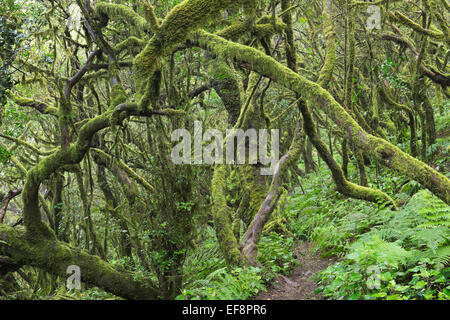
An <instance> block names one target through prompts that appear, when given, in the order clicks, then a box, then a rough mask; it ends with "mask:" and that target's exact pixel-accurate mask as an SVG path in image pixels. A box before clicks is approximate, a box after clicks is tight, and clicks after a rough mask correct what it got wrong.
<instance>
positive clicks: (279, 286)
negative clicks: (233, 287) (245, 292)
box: [254, 242, 336, 300]
mask: <svg viewBox="0 0 450 320" xmlns="http://www.w3.org/2000/svg"><path fill="white" fill-rule="evenodd" d="M311 247H312V244H311V243H307V242H304V243H301V244H299V245H298V246H297V249H296V253H297V256H298V257H299V258H298V260H299V261H300V265H299V266H298V267H297V269H295V270H294V271H292V273H291V276H290V277H285V276H280V277H279V278H278V279H277V280H276V281H275V282H274V283H273V284H272V285H269V287H268V288H267V292H261V293H260V294H258V295H257V296H256V297H255V298H254V299H256V300H321V299H323V297H322V296H321V295H317V294H315V293H314V290H315V289H316V288H317V286H316V284H315V283H314V281H312V280H308V278H309V277H310V276H311V275H312V274H313V273H316V272H319V271H321V270H324V269H326V268H327V267H328V266H329V265H331V264H333V263H335V262H336V259H335V258H321V257H320V256H319V255H318V254H317V253H312V252H311Z"/></svg>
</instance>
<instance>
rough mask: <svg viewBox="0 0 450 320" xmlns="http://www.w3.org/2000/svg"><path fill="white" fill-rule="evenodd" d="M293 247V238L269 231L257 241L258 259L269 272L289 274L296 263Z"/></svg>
mask: <svg viewBox="0 0 450 320" xmlns="http://www.w3.org/2000/svg"><path fill="white" fill-rule="evenodd" d="M294 248H295V242H294V239H293V238H291V237H285V236H283V235H280V234H278V233H275V232H271V233H270V234H269V235H268V236H264V237H262V238H261V240H260V241H259V243H258V261H259V262H260V263H261V264H262V265H263V266H264V267H265V268H267V269H268V271H269V272H273V273H279V274H284V275H289V273H290V271H291V270H292V269H293V268H294V267H295V266H296V265H298V260H297V256H296V254H295V252H294ZM271 277H272V276H271V275H270V274H267V275H266V276H265V278H267V279H270V278H271Z"/></svg>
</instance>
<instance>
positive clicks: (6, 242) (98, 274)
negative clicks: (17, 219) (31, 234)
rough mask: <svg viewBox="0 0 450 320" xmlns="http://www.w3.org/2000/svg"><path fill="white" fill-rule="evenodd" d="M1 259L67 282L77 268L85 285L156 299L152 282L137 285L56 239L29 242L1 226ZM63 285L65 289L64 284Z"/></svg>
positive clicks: (124, 295)
mask: <svg viewBox="0 0 450 320" xmlns="http://www.w3.org/2000/svg"><path fill="white" fill-rule="evenodd" d="M0 240H1V242H0V255H2V256H7V257H10V258H11V259H12V261H14V263H15V264H18V265H30V266H34V267H38V268H40V269H42V270H45V271H47V272H50V273H52V274H55V275H59V276H61V277H62V279H66V278H67V277H68V275H67V267H69V266H70V265H77V266H79V267H80V270H81V279H82V281H83V282H86V283H90V284H93V285H95V286H98V287H101V288H104V289H105V290H106V291H108V292H110V293H113V294H115V295H117V296H120V297H124V298H126V299H157V298H158V291H157V289H156V288H155V287H154V286H152V285H151V284H150V283H151V282H150V281H148V282H146V281H141V282H140V281H136V280H135V279H134V278H133V276H132V275H130V274H125V273H123V272H120V271H118V270H116V269H114V268H113V267H112V266H111V265H110V264H108V263H107V262H105V261H103V260H101V259H100V258H99V257H96V256H92V255H90V254H88V253H87V252H84V251H82V250H77V249H73V248H70V247H69V246H68V245H67V244H64V243H63V242H60V241H56V240H54V239H40V240H39V241H30V240H29V239H28V238H27V237H26V236H25V235H24V234H23V233H21V232H19V231H18V230H16V229H14V228H11V227H9V226H6V225H3V224H2V225H0ZM62 285H65V280H64V283H63V284H62Z"/></svg>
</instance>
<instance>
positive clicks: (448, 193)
mask: <svg viewBox="0 0 450 320" xmlns="http://www.w3.org/2000/svg"><path fill="white" fill-rule="evenodd" d="M196 38H197V41H198V44H199V45H200V46H202V47H204V48H206V49H208V50H210V51H212V52H215V53H217V54H222V55H224V56H227V57H229V58H236V59H238V60H240V61H245V62H246V63H248V64H249V65H250V66H251V68H252V69H253V70H255V71H257V72H259V73H260V74H262V75H264V76H266V77H269V78H271V79H273V80H274V81H277V82H279V83H281V84H283V85H284V86H285V87H287V88H289V89H291V90H293V91H295V92H297V93H299V94H301V95H302V97H304V98H305V100H306V101H308V103H309V104H310V105H313V106H316V107H319V108H321V109H322V110H323V112H325V113H326V114H328V116H329V117H330V118H331V119H333V120H334V122H335V123H336V124H337V125H338V126H340V127H341V128H343V129H344V132H345V136H346V137H347V138H348V139H349V141H350V142H351V143H352V144H354V145H355V146H357V147H358V148H360V149H361V150H362V151H364V152H365V153H367V154H368V155H371V156H373V157H375V158H376V159H377V160H379V161H380V162H381V163H383V164H384V165H386V166H387V167H389V168H391V169H394V170H395V171H397V172H399V173H402V174H405V175H406V176H408V177H410V178H412V179H414V180H416V181H418V182H419V183H421V184H422V185H423V186H424V187H426V188H428V189H429V190H430V191H431V192H433V193H434V194H435V195H436V196H438V197H439V198H441V199H442V200H443V201H445V202H447V203H450V181H449V179H448V178H446V177H445V176H443V175H442V174H440V173H439V172H437V171H436V170H434V169H433V168H431V167H429V166H427V165H426V164H424V163H422V162H420V161H418V160H417V159H414V158H412V157H411V156H409V155H407V154H405V153H404V152H403V151H402V150H400V149H399V148H398V147H396V146H394V145H392V144H391V143H389V142H387V141H386V140H383V139H381V138H378V137H374V136H372V135H370V134H368V133H366V132H365V131H364V130H363V129H362V128H361V127H360V126H359V125H358V123H357V122H356V121H355V120H354V119H353V118H352V117H351V116H350V115H349V114H348V113H347V112H346V111H345V109H344V108H343V107H342V106H341V105H340V104H339V103H338V102H337V101H336V100H335V99H334V98H333V96H332V95H331V94H330V93H329V92H328V91H327V90H325V89H323V88H321V87H320V86H319V85H318V84H317V83H314V82H312V81H310V80H307V79H305V78H304V77H302V76H301V75H298V74H296V73H294V72H293V71H291V70H289V69H288V68H287V67H285V66H283V65H281V64H280V63H279V62H277V61H275V60H274V59H273V58H271V57H268V56H266V55H265V54H264V53H262V52H261V51H259V50H255V49H253V48H250V47H247V46H244V45H240V44H235V43H231V42H229V41H227V40H225V39H223V38H220V37H218V36H215V35H212V34H210V33H207V32H205V31H199V32H197V34H196Z"/></svg>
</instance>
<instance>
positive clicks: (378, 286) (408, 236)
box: [317, 190, 450, 299]
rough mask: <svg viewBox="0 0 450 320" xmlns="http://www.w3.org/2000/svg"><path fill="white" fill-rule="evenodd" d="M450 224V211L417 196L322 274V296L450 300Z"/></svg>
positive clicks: (432, 199) (427, 196)
mask: <svg viewBox="0 0 450 320" xmlns="http://www.w3.org/2000/svg"><path fill="white" fill-rule="evenodd" d="M449 223H450V208H449V206H447V205H446V204H445V203H444V202H442V201H441V200H439V199H438V198H436V197H434V196H432V195H431V193H430V192H429V191H424V190H422V191H419V192H418V193H417V194H415V195H414V196H413V197H412V198H411V200H410V202H409V203H408V204H407V205H406V206H405V207H404V208H403V209H402V210H400V211H397V212H391V213H390V214H389V215H388V216H386V217H384V221H383V223H382V224H380V225H377V226H375V227H373V228H372V229H371V230H370V231H368V232H366V233H364V234H362V235H361V236H360V237H359V239H358V240H356V241H355V242H354V243H352V244H350V245H348V247H347V248H348V251H349V253H348V254H347V255H346V256H345V259H344V260H343V261H341V262H339V263H337V264H335V265H333V266H331V267H329V268H328V269H326V270H324V271H322V272H321V273H320V274H319V275H318V277H317V280H318V283H319V285H320V287H319V288H318V292H322V293H323V294H324V295H325V296H326V297H330V298H334V299H362V298H364V299H449V298H450V285H449V283H450V282H449V276H450V268H449V267H448V266H449V264H450V246H449V237H450V228H449Z"/></svg>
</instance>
